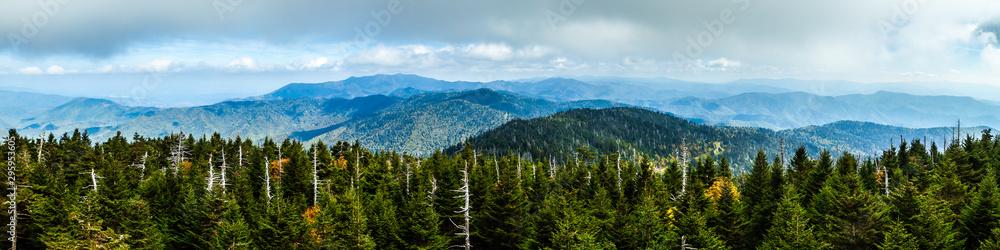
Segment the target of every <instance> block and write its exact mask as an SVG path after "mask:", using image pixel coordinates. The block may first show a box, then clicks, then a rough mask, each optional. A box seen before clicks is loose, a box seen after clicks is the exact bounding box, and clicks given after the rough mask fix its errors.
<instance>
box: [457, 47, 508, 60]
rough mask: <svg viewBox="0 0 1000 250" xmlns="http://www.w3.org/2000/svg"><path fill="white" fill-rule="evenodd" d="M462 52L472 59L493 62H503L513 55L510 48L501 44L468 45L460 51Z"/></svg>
mask: <svg viewBox="0 0 1000 250" xmlns="http://www.w3.org/2000/svg"><path fill="white" fill-rule="evenodd" d="M462 52H464V53H465V54H467V55H469V56H471V57H473V58H481V59H489V60H493V61H504V60H507V59H510V58H511V56H512V54H513V50H512V49H511V48H510V46H507V44H503V43H489V44H487V43H479V44H470V45H468V46H466V47H465V48H464V49H462Z"/></svg>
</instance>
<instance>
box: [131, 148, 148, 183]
mask: <svg viewBox="0 0 1000 250" xmlns="http://www.w3.org/2000/svg"><path fill="white" fill-rule="evenodd" d="M146 158H149V152H146V153H144V154H143V155H142V163H141V164H134V163H133V164H132V166H133V167H137V168H139V179H140V180H143V179H145V178H146Z"/></svg>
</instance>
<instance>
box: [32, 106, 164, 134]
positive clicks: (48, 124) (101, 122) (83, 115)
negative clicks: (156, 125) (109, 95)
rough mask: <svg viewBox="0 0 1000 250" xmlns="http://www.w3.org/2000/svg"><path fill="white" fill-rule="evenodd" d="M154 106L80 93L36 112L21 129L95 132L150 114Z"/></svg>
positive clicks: (153, 111) (153, 110) (154, 109)
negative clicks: (141, 105)
mask: <svg viewBox="0 0 1000 250" xmlns="http://www.w3.org/2000/svg"><path fill="white" fill-rule="evenodd" d="M156 110H158V109H157V108H149V107H129V106H124V105H121V104H118V103H115V102H112V101H108V100H104V99H94V98H83V97H81V98H76V99H73V100H71V101H69V102H67V103H65V104H63V105H59V106H58V107H55V108H52V109H50V110H47V111H45V112H43V113H41V114H39V115H38V116H35V117H34V118H32V119H30V120H28V122H32V124H30V125H27V126H26V127H24V129H25V130H28V131H31V130H36V129H44V130H46V131H49V132H52V131H62V132H69V131H71V130H73V129H77V128H79V129H87V130H88V131H91V132H95V131H98V130H100V129H102V128H109V127H114V126H116V125H118V124H123V123H125V122H128V121H129V120H131V119H133V118H136V117H141V116H149V115H152V114H153V113H155V111H156ZM60 128H61V129H60ZM31 132H34V131H31ZM39 132H40V131H39Z"/></svg>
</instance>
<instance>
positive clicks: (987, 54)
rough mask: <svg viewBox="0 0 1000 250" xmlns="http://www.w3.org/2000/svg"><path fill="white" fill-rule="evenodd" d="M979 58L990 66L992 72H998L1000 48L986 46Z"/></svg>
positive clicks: (999, 68)
mask: <svg viewBox="0 0 1000 250" xmlns="http://www.w3.org/2000/svg"><path fill="white" fill-rule="evenodd" d="M980 56H982V58H983V61H985V62H986V63H987V64H989V65H990V66H992V68H993V70H994V72H996V71H1000V48H996V47H994V46H993V45H992V44H991V45H987V46H986V48H984V49H983V52H982V53H980Z"/></svg>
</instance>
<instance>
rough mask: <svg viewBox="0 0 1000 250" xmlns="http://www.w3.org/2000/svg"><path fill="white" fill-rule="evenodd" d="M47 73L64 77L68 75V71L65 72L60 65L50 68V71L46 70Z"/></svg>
mask: <svg viewBox="0 0 1000 250" xmlns="http://www.w3.org/2000/svg"><path fill="white" fill-rule="evenodd" d="M45 73H47V74H50V75H62V74H65V73H66V70H64V69H63V68H62V67H59V65H52V66H51V67H49V69H47V70H45Z"/></svg>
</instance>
